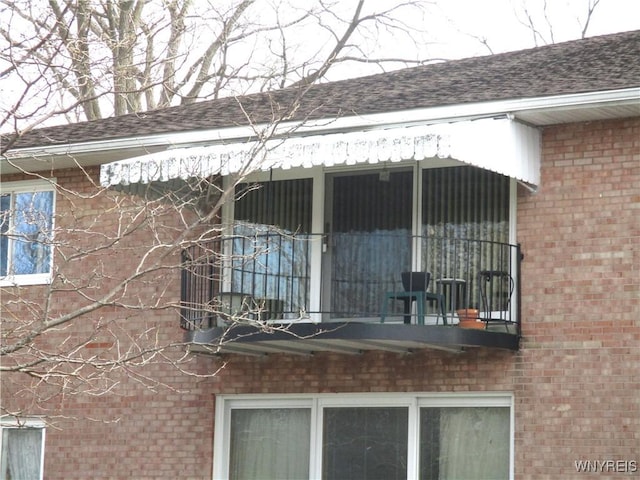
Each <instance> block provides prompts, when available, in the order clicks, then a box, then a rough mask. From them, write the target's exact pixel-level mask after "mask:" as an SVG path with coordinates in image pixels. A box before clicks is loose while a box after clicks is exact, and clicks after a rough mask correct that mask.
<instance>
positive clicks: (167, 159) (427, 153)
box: [100, 118, 541, 190]
mask: <svg viewBox="0 0 640 480" xmlns="http://www.w3.org/2000/svg"><path fill="white" fill-rule="evenodd" d="M540 153H541V150H540V132H539V131H538V130H537V129H535V128H532V127H529V126H526V125H523V124H521V123H518V122H515V121H512V120H509V119H506V118H501V119H482V120H475V121H464V122H457V123H446V124H436V125H425V126H417V127H404V128H398V127H396V128H387V129H377V130H369V131H355V132H354V131H352V132H348V133H332V134H325V135H310V136H306V137H292V138H285V139H273V140H268V141H266V142H263V143H259V142H255V141H252V142H245V143H227V144H217V145H208V146H202V147H190V148H176V149H173V150H166V151H163V152H159V153H152V154H149V155H144V156H141V157H135V158H131V159H127V160H121V161H117V162H113V163H109V164H105V165H103V166H102V168H101V172H100V180H101V183H102V185H103V186H105V187H116V188H118V187H119V188H120V189H123V190H127V188H126V187H127V186H132V185H135V184H143V185H146V184H151V183H163V182H170V181H173V180H187V179H189V178H192V177H208V176H210V175H213V174H222V175H228V174H231V173H249V172H252V171H258V170H270V169H290V168H296V167H315V166H325V167H331V166H335V165H359V164H375V163H379V162H400V161H404V160H416V161H418V160H424V159H429V158H451V159H454V160H458V161H461V162H464V163H467V164H470V165H474V166H477V167H481V168H484V169H486V170H491V171H494V172H497V173H501V174H504V175H507V176H509V177H513V178H516V179H517V180H519V181H521V182H524V183H526V184H529V185H531V186H536V185H538V183H539V180H540ZM123 187H125V188H123Z"/></svg>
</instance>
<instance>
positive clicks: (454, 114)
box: [5, 87, 640, 159]
mask: <svg viewBox="0 0 640 480" xmlns="http://www.w3.org/2000/svg"><path fill="white" fill-rule="evenodd" d="M633 102H640V87H634V88H629V89H624V90H610V91H599V92H588V93H576V94H567V95H555V96H552V97H534V98H517V99H511V100H499V101H490V102H480V103H469V104H456V105H446V106H441V107H430V108H417V109H411V110H402V111H393V112H384V113H376V114H369V115H353V116H348V117H339V118H325V119H317V120H308V121H305V122H304V123H303V124H300V123H299V122H283V123H282V124H281V125H279V126H278V128H277V129H276V131H275V134H274V135H287V136H289V135H291V133H292V132H293V133H294V134H295V135H301V134H308V133H317V134H320V133H323V132H335V131H353V130H363V129H375V128H386V127H390V126H411V125H418V124H425V123H427V124H428V123H441V122H442V123H444V122H457V121H461V120H470V119H477V118H485V117H490V116H493V115H504V114H514V115H515V116H516V117H517V112H525V111H534V110H540V111H546V110H549V111H551V110H562V109H565V108H577V107H589V106H594V107H595V106H598V105H607V104H608V105H615V104H629V103H633ZM268 128H269V125H268V124H261V125H251V126H242V127H230V128H217V129H210V130H198V131H187V132H171V133H161V134H152V135H146V136H136V137H126V138H119V139H110V140H98V141H90V142H79V143H73V144H64V145H53V146H49V147H29V148H22V149H15V150H11V151H9V152H7V153H5V157H6V158H11V159H13V158H24V157H29V158H34V157H40V156H51V155H74V154H75V155H77V154H81V153H90V152H95V151H109V150H120V149H127V148H136V147H152V146H164V147H169V148H170V147H173V146H176V147H177V146H180V147H183V146H188V145H196V144H214V143H222V142H227V141H238V140H239V139H250V138H253V137H255V135H256V132H259V131H260V130H263V129H268ZM291 136H293V135H291Z"/></svg>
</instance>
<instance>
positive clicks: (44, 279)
mask: <svg viewBox="0 0 640 480" xmlns="http://www.w3.org/2000/svg"><path fill="white" fill-rule="evenodd" d="M55 183H56V180H55V178H53V179H49V180H25V181H17V182H2V183H0V195H5V194H10V195H14V194H17V193H25V192H27V193H32V192H53V208H52V215H51V217H52V218H51V230H52V232H53V231H55V215H56V189H55ZM9 242H11V240H9ZM11 250H12V247H10V248H9V252H8V255H9V256H10V255H11ZM53 256H54V248H53V245H52V246H51V259H50V263H49V271H48V272H47V273H35V274H27V275H6V276H4V277H0V287H11V286H23V285H47V284H49V283H51V280H52V278H53V265H54V260H53Z"/></svg>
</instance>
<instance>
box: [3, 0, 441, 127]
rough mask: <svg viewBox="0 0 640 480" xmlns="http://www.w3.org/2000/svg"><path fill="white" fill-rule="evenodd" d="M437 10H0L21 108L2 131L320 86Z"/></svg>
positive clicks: (332, 4) (321, 4)
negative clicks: (54, 119) (58, 119)
mask: <svg viewBox="0 0 640 480" xmlns="http://www.w3.org/2000/svg"><path fill="white" fill-rule="evenodd" d="M428 3H429V2H427V1H425V0H398V1H394V2H384V4H381V3H378V2H365V0H358V1H357V2H345V1H344V0H314V1H312V2H304V3H303V4H301V3H300V2H293V1H289V0H269V1H268V0H224V1H220V0H208V1H198V2H194V1H192V0H153V1H148V0H108V1H100V2H95V1H89V0H79V1H74V2H70V1H66V0H51V1H48V2H32V1H30V0H1V1H0V17H1V18H2V20H3V21H2V22H0V36H1V39H2V48H0V78H5V79H7V80H8V79H11V80H12V81H13V86H14V90H15V92H16V95H14V96H13V98H14V99H15V100H14V102H12V104H11V105H10V106H8V107H7V109H6V111H5V112H3V115H2V118H1V119H0V129H3V130H5V131H6V130H7V128H8V127H11V128H12V129H14V130H16V131H18V130H20V131H23V130H26V129H28V128H30V127H32V126H34V125H36V124H38V122H41V121H42V120H43V119H46V118H48V117H51V116H54V115H55V116H60V115H65V116H66V117H67V120H68V121H72V122H73V121H78V120H94V119H98V118H103V117H105V116H111V115H122V114H126V113H135V112H140V111H147V110H153V109H157V108H162V107H166V106H170V105H178V104H187V103H191V102H195V101H198V100H201V99H208V98H217V97H220V96H228V95H238V94H244V93H248V92H255V91H263V90H269V89H272V88H282V87H285V86H287V85H291V84H295V83H300V84H309V83H313V82H317V81H321V80H322V79H323V78H325V76H326V75H327V73H328V71H329V70H330V69H332V67H333V66H334V65H336V64H352V65H353V64H363V63H364V62H367V64H368V65H369V66H373V65H376V66H381V65H382V66H383V65H384V64H385V63H389V62H394V63H396V64H397V63H398V62H416V61H417V60H416V58H415V57H413V56H407V58H402V56H399V57H397V58H378V59H372V53H373V52H374V51H375V50H374V48H375V47H376V45H378V44H379V42H383V41H384V40H385V38H386V37H385V36H386V34H387V33H392V34H393V35H395V36H396V38H397V36H398V35H402V36H404V38H405V39H407V40H410V39H411V38H412V37H413V33H414V32H415V31H416V30H415V29H416V27H417V26H416V25H411V24H409V23H407V22H406V21H404V20H403V18H414V17H415V16H416V15H415V14H414V12H416V11H422V10H423V9H424V8H425V6H426V5H427V4H428Z"/></svg>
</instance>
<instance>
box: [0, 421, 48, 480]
mask: <svg viewBox="0 0 640 480" xmlns="http://www.w3.org/2000/svg"><path fill="white" fill-rule="evenodd" d="M21 428H32V429H38V430H41V435H40V440H41V441H42V445H41V447H40V468H39V471H40V477H39V478H38V479H34V480H42V479H43V478H44V447H45V436H46V425H45V422H44V421H42V420H41V419H39V418H16V417H13V416H5V417H0V456H1V455H2V452H3V449H4V445H3V444H2V442H3V438H4V430H8V429H14V430H15V429H21ZM0 474H2V472H0Z"/></svg>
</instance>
